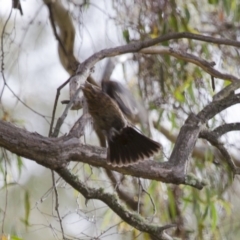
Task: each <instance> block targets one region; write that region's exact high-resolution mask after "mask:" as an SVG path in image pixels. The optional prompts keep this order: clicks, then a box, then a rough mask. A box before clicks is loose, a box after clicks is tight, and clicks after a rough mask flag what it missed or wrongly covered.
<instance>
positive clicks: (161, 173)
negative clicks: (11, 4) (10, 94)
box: [0, 121, 204, 189]
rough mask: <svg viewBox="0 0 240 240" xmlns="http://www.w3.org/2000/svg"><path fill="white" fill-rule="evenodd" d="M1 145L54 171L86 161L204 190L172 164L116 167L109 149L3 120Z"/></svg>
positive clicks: (149, 163)
mask: <svg viewBox="0 0 240 240" xmlns="http://www.w3.org/2000/svg"><path fill="white" fill-rule="evenodd" d="M0 132H1V135H0V146H1V147H4V148H5V149H7V150H9V151H11V152H12V153H15V154H17V155H20V156H23V157H26V158H28V159H32V160H34V161H36V162H37V163H38V164H41V165H43V166H46V167H48V168H50V169H52V170H55V169H58V168H61V167H63V166H65V165H66V164H67V163H68V162H70V161H77V162H84V163H88V164H90V165H92V166H96V167H103V168H106V169H109V170H114V171H117V172H120V173H123V174H126V175H131V176H135V177H141V178H146V179H153V180H157V181H162V182H166V183H174V184H188V185H191V186H193V187H196V188H199V189H201V188H202V187H203V186H204V183H203V182H201V181H199V182H197V181H195V183H194V184H193V185H192V184H191V183H190V184H189V183H186V182H185V180H186V179H185V177H186V176H185V174H184V172H182V173H181V174H180V172H179V168H178V166H176V169H175V168H174V166H172V165H171V164H169V163H168V162H162V163H159V162H156V161H150V160H149V161H147V160H145V161H144V162H141V163H139V164H136V165H132V166H128V167H121V168H119V167H113V166H111V165H108V164H107V162H106V149H105V148H100V147H94V146H89V145H83V144H81V143H80V142H79V139H77V138H71V137H70V136H64V137H61V138H57V139H56V138H47V137H43V136H41V135H39V134H37V133H30V132H28V131H26V130H24V129H20V128H17V127H15V126H14V125H12V124H10V123H7V122H4V121H0Z"/></svg>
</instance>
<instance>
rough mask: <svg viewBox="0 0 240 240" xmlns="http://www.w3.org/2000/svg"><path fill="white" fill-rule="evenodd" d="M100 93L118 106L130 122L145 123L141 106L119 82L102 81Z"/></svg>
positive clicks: (145, 119) (145, 113)
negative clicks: (107, 96)
mask: <svg viewBox="0 0 240 240" xmlns="http://www.w3.org/2000/svg"><path fill="white" fill-rule="evenodd" d="M102 91H103V92H104V93H106V94H107V95H109V96H110V97H111V98H112V99H113V100H114V101H115V102H116V103H117V104H118V106H119V108H120V109H121V111H122V112H123V113H124V115H125V116H127V118H128V119H129V120H130V121H131V122H133V123H136V122H141V123H142V124H146V123H147V112H146V110H145V109H144V107H143V105H142V104H141V103H139V102H137V101H136V100H135V99H134V97H133V96H132V94H131V93H130V91H129V90H128V89H127V88H125V87H124V86H123V85H122V84H121V83H120V82H117V81H113V80H105V79H103V81H102Z"/></svg>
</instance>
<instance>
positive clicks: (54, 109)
mask: <svg viewBox="0 0 240 240" xmlns="http://www.w3.org/2000/svg"><path fill="white" fill-rule="evenodd" d="M69 81H70V78H69V79H68V80H67V81H65V82H64V83H63V84H62V85H60V86H59V87H58V88H57V93H56V97H55V101H54V106H53V113H52V119H51V124H50V128H49V133H48V136H49V137H51V136H52V135H53V134H52V130H53V124H54V119H55V113H56V109H57V103H58V98H59V96H60V92H61V89H62V88H64V87H65V86H66V85H67V84H68V83H69ZM58 133H59V132H55V134H54V137H57V136H58Z"/></svg>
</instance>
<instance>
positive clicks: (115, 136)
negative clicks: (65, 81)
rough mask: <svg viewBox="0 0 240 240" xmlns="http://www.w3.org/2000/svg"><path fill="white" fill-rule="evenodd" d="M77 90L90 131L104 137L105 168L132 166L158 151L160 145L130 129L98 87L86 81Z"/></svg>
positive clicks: (110, 100) (105, 94)
mask: <svg viewBox="0 0 240 240" xmlns="http://www.w3.org/2000/svg"><path fill="white" fill-rule="evenodd" d="M81 89H82V91H83V95H84V97H85V102H86V105H87V110H88V112H89V114H90V115H91V116H92V118H93V124H94V127H95V128H98V129H100V130H101V131H102V133H103V134H104V136H105V137H106V140H107V163H108V164H109V165H112V166H115V167H116V166H117V167H122V166H129V165H132V164H136V163H139V162H140V161H143V160H146V159H149V158H150V157H151V156H152V155H154V154H155V153H157V152H159V151H160V150H161V149H162V145H161V144H160V143H158V142H156V141H154V140H152V139H150V138H148V137H146V136H145V135H143V134H142V133H140V132H139V131H138V130H137V129H136V128H135V127H133V126H132V125H131V123H130V122H129V121H128V120H127V118H126V117H125V115H124V114H123V112H122V111H121V109H120V107H119V106H118V104H117V102H116V101H115V100H114V99H112V98H111V97H110V96H109V95H108V94H107V93H106V92H104V91H103V90H102V89H101V88H100V87H98V86H94V85H92V84H91V83H89V82H87V81H86V82H85V84H84V85H82V86H81Z"/></svg>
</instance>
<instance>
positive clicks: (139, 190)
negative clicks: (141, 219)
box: [137, 178, 142, 214]
mask: <svg viewBox="0 0 240 240" xmlns="http://www.w3.org/2000/svg"><path fill="white" fill-rule="evenodd" d="M138 186H139V188H138V209H137V212H138V214H140V203H141V194H142V184H141V180H140V178H138Z"/></svg>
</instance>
